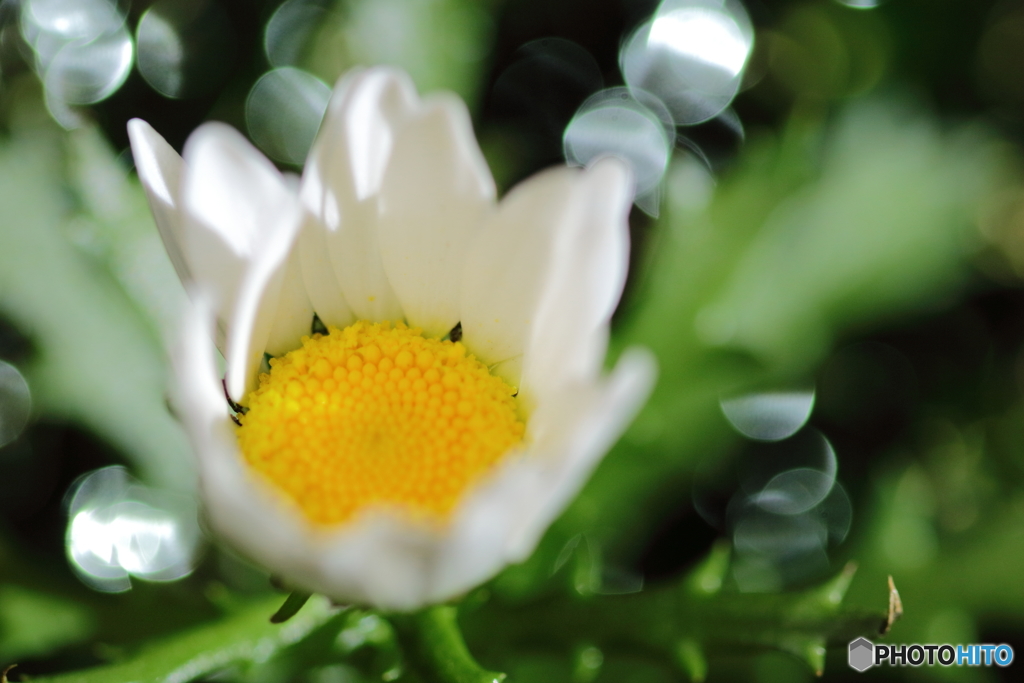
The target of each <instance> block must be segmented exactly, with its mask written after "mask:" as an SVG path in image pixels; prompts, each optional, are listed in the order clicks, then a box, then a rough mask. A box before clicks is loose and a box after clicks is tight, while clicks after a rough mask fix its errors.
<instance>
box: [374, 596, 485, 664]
mask: <svg viewBox="0 0 1024 683" xmlns="http://www.w3.org/2000/svg"><path fill="white" fill-rule="evenodd" d="M392 622H393V623H394V624H395V626H396V627H397V631H398V634H399V638H400V640H402V641H403V644H404V646H405V647H404V649H405V652H406V655H407V656H408V657H409V660H410V664H412V665H413V666H414V667H415V668H416V669H417V671H418V672H419V673H420V674H422V675H423V677H424V678H425V679H427V680H428V681H431V682H432V683H500V681H503V680H504V679H505V674H503V673H497V672H494V671H487V670H486V669H484V668H483V667H481V666H480V664H478V663H477V661H476V660H475V659H474V658H473V655H472V654H470V652H469V648H467V647H466V641H465V640H464V639H463V637H462V630H461V629H460V628H459V624H458V621H457V609H456V608H455V607H453V606H451V605H435V606H433V607H428V608H426V609H424V610H422V611H421V612H418V613H416V614H413V615H409V616H408V617H394V616H393V617H392Z"/></svg>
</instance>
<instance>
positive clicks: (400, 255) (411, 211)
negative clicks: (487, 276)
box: [379, 95, 495, 337]
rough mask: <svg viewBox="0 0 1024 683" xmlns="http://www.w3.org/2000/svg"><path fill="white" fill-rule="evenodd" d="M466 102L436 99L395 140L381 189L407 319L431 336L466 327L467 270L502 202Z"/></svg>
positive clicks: (386, 250)
mask: <svg viewBox="0 0 1024 683" xmlns="http://www.w3.org/2000/svg"><path fill="white" fill-rule="evenodd" d="M494 194H495V189H494V180H493V179H492V178H491V173H490V170H489V169H488V168H487V163H486V162H485V161H484V158H483V154H482V153H481V152H480V148H479V147H478V146H477V143H476V138H475V137H474V135H473V124H472V123H471V122H470V119H469V112H468V111H467V110H466V105H465V104H463V103H462V100H460V99H458V98H457V97H454V96H444V95H441V96H436V97H433V98H431V99H429V100H427V101H426V102H424V105H423V107H422V108H421V109H420V110H419V111H418V112H416V113H415V114H414V115H413V116H412V117H411V118H410V119H409V120H408V121H407V123H406V124H405V125H404V126H402V127H401V129H400V130H399V131H398V134H397V136H396V138H395V142H394V149H393V150H392V152H391V158H390V159H389V161H388V166H387V170H386V171H385V173H384V181H383V184H382V186H381V190H380V208H381V214H380V228H379V230H380V232H379V234H380V250H381V256H382V258H383V261H384V270H385V272H387V275H388V280H389V281H390V282H391V286H392V288H393V289H394V291H395V294H396V295H397V296H398V300H399V301H400V302H401V304H402V310H403V311H404V312H405V317H406V320H407V321H408V322H409V323H410V324H411V325H413V326H415V327H421V328H422V329H423V332H424V334H426V335H427V336H430V337H442V336H444V335H445V334H447V333H448V332H449V331H450V330H451V329H452V327H454V326H455V324H456V323H457V322H459V289H460V286H461V284H462V267H463V264H464V263H465V258H466V252H467V250H468V248H469V245H470V242H471V240H472V237H473V236H474V235H475V234H476V233H477V231H478V230H479V228H480V226H481V223H482V221H483V219H484V217H485V216H486V215H487V214H488V212H489V210H490V209H491V207H492V205H493V202H494Z"/></svg>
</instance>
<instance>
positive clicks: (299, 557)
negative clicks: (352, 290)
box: [174, 307, 654, 610]
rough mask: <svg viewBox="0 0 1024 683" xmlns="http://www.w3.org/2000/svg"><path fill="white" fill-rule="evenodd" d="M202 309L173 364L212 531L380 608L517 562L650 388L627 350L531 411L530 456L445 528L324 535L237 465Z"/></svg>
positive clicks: (369, 522)
mask: <svg viewBox="0 0 1024 683" xmlns="http://www.w3.org/2000/svg"><path fill="white" fill-rule="evenodd" d="M199 308H200V310H199V312H195V311H193V312H192V314H191V315H190V317H189V319H188V320H187V321H186V325H185V329H184V336H183V343H182V344H181V345H180V347H179V349H178V352H177V353H176V354H175V355H174V363H175V371H176V374H177V377H178V379H179V382H178V385H177V387H178V390H177V393H176V395H175V401H176V406H177V408H178V410H179V412H180V414H181V416H182V419H183V422H184V424H185V426H186V429H187V431H188V432H189V435H190V437H191V438H192V441H193V445H194V447H195V449H196V452H197V453H198V455H199V463H200V472H201V476H202V482H201V484H202V485H201V490H202V492H203V496H204V502H205V505H206V510H207V515H208V518H209V520H210V523H211V525H212V527H213V528H214V529H215V530H216V531H217V532H218V533H219V534H220V535H221V536H222V537H224V538H225V539H226V540H228V541H229V542H230V543H231V544H232V545H233V546H235V547H236V548H237V549H238V550H240V551H241V552H242V553H244V554H245V555H247V556H248V557H250V558H252V559H253V560H255V561H257V562H259V563H260V564H262V565H263V566H265V567H266V568H267V569H269V570H270V571H271V572H272V573H274V574H275V575H278V576H280V577H282V578H283V579H284V580H285V581H286V582H287V584H288V585H289V586H290V587H293V588H304V589H306V590H310V591H314V592H319V593H323V594H325V595H328V596H330V597H332V598H334V599H336V600H343V601H356V602H362V603H370V604H374V605H377V606H379V607H383V608H386V609H400V610H410V609H415V608H417V607H420V606H422V605H424V604H428V603H431V602H436V601H439V600H445V599H448V598H451V597H454V596H456V595H458V594H460V593H464V592H465V591H467V590H469V589H470V588H472V587H473V586H475V585H477V584H478V583H480V582H481V581H484V580H486V579H488V578H490V577H491V576H493V575H494V574H495V573H496V572H498V571H499V570H500V569H501V568H502V567H503V566H504V565H505V564H507V563H509V562H515V561H520V560H522V559H523V558H525V557H526V556H527V555H528V554H529V553H530V552H531V551H532V549H533V547H534V546H535V545H536V543H537V541H538V539H539V538H540V536H541V535H542V534H543V532H544V529H546V528H547V526H548V525H549V524H550V522H551V521H552V520H553V519H554V518H555V517H556V516H557V515H558V514H559V513H560V512H561V510H562V509H563V508H564V507H565V505H566V504H567V503H568V501H569V500H571V498H572V497H573V496H574V495H575V494H576V492H577V491H578V490H579V488H580V487H581V486H582V485H583V483H584V482H585V480H586V478H587V477H588V476H589V474H590V472H591V471H592V470H593V468H594V466H595V465H596V464H597V462H598V461H599V460H600V457H601V455H602V454H603V453H604V452H605V451H606V450H607V448H608V447H609V446H610V445H611V443H612V442H613V441H614V440H615V438H617V436H618V435H619V434H620V433H621V431H622V429H623V428H624V426H625V425H626V423H628V421H629V420H630V419H631V418H632V416H633V414H634V413H635V412H636V410H637V409H638V408H639V406H640V404H641V403H642V402H643V400H644V398H645V397H646V395H647V394H648V392H649V390H650V387H651V384H652V382H653V375H654V370H653V361H652V360H651V357H650V355H649V354H645V353H643V352H638V351H633V352H627V353H626V354H624V355H623V357H622V359H621V360H620V362H619V364H618V366H617V367H616V369H615V371H614V373H613V374H612V376H611V377H610V378H609V379H608V380H606V381H603V382H601V383H596V384H592V385H589V386H576V387H573V388H571V389H564V390H563V394H562V395H561V396H560V397H559V400H557V401H555V402H553V403H552V404H550V405H542V406H540V407H538V410H537V417H538V418H539V421H537V422H536V425H537V427H536V428H534V427H533V425H534V421H531V433H532V438H533V439H534V446H533V448H532V449H531V450H530V451H529V452H527V453H524V454H522V455H521V456H519V457H513V458H509V459H507V460H506V461H505V462H504V463H503V464H502V465H501V466H500V467H499V468H498V469H497V470H496V471H495V472H494V473H493V474H492V476H490V477H489V478H488V479H487V480H486V481H485V482H483V483H482V484H481V485H479V486H478V487H477V488H476V489H475V490H473V491H472V492H470V494H469V496H468V497H467V499H466V500H465V501H464V502H463V503H462V504H461V505H460V506H459V507H458V508H457V509H456V511H455V513H454V516H453V519H452V520H451V523H450V525H449V526H448V527H446V528H445V529H443V530H439V531H438V530H433V529H430V528H426V527H424V526H421V525H419V524H417V523H415V522H412V521H409V520H408V519H407V518H403V517H399V516H396V515H393V514H390V513H388V512H387V511H385V510H378V511H369V512H367V513H365V514H363V515H362V516H360V517H359V518H358V519H357V520H356V521H354V522H353V523H351V524H348V525H345V526H344V527H342V528H340V529H338V530H325V529H323V528H318V527H314V526H312V525H310V524H309V523H308V522H306V521H305V519H304V517H303V515H302V513H301V512H300V511H299V510H298V508H297V506H295V505H294V504H293V503H291V502H289V501H288V500H287V499H285V497H284V496H282V495H280V494H278V493H277V492H276V491H275V490H274V488H273V487H272V485H270V484H269V483H267V482H266V481H265V480H263V479H262V478H260V477H259V476H258V475H255V474H254V473H253V472H252V471H251V470H249V468H248V467H247V466H246V465H245V464H244V462H243V460H242V456H241V454H240V452H239V449H238V446H237V441H236V439H235V435H234V428H233V427H232V426H231V423H230V421H229V417H228V411H227V408H226V405H225V402H224V400H223V395H222V394H221V388H220V384H219V382H218V381H217V376H216V369H215V365H214V362H213V354H212V353H211V349H210V348H209V342H208V339H209V336H208V335H209V332H210V330H209V327H210V326H209V320H210V319H211V318H212V315H211V314H209V313H208V312H207V313H204V312H203V311H202V310H201V307H199Z"/></svg>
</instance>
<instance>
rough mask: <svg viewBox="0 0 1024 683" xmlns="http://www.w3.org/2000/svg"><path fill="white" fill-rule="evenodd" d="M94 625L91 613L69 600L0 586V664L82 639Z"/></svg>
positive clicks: (40, 653)
mask: <svg viewBox="0 0 1024 683" xmlns="http://www.w3.org/2000/svg"><path fill="white" fill-rule="evenodd" d="M93 626H94V623H93V615H92V614H91V613H90V612H89V611H88V610H87V609H86V608H84V607H82V606H80V605H77V604H75V603H73V602H71V601H69V600H63V599H61V598H58V597H55V596H52V595H46V594H44V593H39V592H36V591H32V590H28V589H26V588H22V587H20V586H14V585H9V584H8V585H0V665H2V664H5V663H9V662H15V661H17V660H19V659H22V658H25V657H38V656H40V655H45V654H48V653H49V652H51V651H53V650H56V649H58V648H61V647H64V646H66V645H70V644H72V643H77V642H81V641H82V640H84V639H85V638H88V637H89V635H90V634H91V633H92V631H93Z"/></svg>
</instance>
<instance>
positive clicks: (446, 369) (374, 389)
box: [238, 322, 524, 525]
mask: <svg viewBox="0 0 1024 683" xmlns="http://www.w3.org/2000/svg"><path fill="white" fill-rule="evenodd" d="M270 368H271V369H270V373H268V374H264V375H261V376H260V382H259V388H257V389H256V390H254V391H253V392H251V393H250V394H249V396H248V397H247V399H246V401H245V404H246V406H247V407H248V411H247V412H246V413H245V415H240V416H239V418H240V421H241V423H242V426H241V427H239V428H238V441H239V444H240V446H241V449H242V453H243V454H244V456H245V459H246V460H247V461H248V463H249V465H250V466H252V468H253V469H255V470H256V471H258V472H259V473H261V474H262V475H263V476H264V477H266V478H267V479H269V480H270V481H271V482H273V483H274V484H275V485H276V486H277V487H278V488H280V489H281V490H282V491H283V492H284V493H285V494H286V495H287V496H288V497H290V498H291V499H292V500H294V501H295V502H296V503H297V504H298V505H299V507H300V508H301V509H302V510H303V512H304V513H305V514H306V516H307V517H308V518H309V519H310V520H312V521H313V522H315V523H318V524H323V525H333V524H340V523H342V522H345V521H346V520H348V519H350V518H351V517H352V516H353V515H354V514H356V513H357V512H358V511H359V510H361V509H363V508H365V507H367V506H371V505H384V506H390V507H395V508H400V509H402V510H405V511H407V512H409V513H411V514H413V515H416V516H419V517H425V518H428V519H434V520H443V519H444V518H445V517H446V516H447V514H448V513H449V512H450V511H451V510H452V508H453V507H454V506H455V505H456V503H457V502H458V500H459V498H460V496H461V495H462V493H463V492H464V491H465V490H466V488H467V487H468V486H469V485H471V484H472V483H473V482H474V481H476V480H477V479H478V478H479V477H480V476H481V475H482V474H484V473H485V472H486V471H487V470H488V469H489V468H490V467H492V466H493V465H494V464H495V463H496V462H497V461H498V460H500V459H501V457H502V455H504V454H505V453H506V452H507V451H508V450H509V449H510V448H511V447H513V446H515V445H516V444H517V443H519V441H520V440H521V439H522V437H523V429H524V427H523V423H522V422H521V421H520V420H519V418H518V417H517V415H516V401H515V398H514V394H515V389H513V388H512V387H510V386H509V385H508V384H506V383H505V382H504V381H502V380H501V379H500V378H498V377H495V376H493V375H491V374H490V373H489V372H488V371H487V368H486V366H484V365H483V364H482V363H480V362H479V361H477V360H476V358H475V357H473V356H472V355H469V354H467V353H466V349H465V347H464V346H463V345H462V344H461V343H458V342H455V343H453V342H450V341H438V340H436V339H427V338H425V337H423V336H422V334H420V332H419V330H415V329H410V328H408V327H406V326H405V325H404V324H401V323H399V324H396V325H394V326H392V325H391V324H389V323H386V322H385V323H376V324H370V323H367V322H357V323H355V324H353V325H350V326H349V327H346V328H345V329H344V330H339V329H338V328H335V327H331V328H329V333H328V334H326V335H320V334H314V335H313V336H311V337H304V338H303V340H302V347H301V348H299V349H296V350H295V351H292V352H290V353H288V354H287V355H285V356H283V357H281V358H275V359H273V360H271V361H270Z"/></svg>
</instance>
